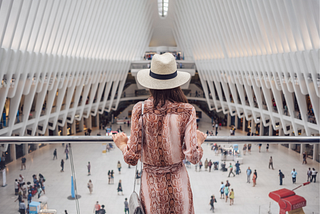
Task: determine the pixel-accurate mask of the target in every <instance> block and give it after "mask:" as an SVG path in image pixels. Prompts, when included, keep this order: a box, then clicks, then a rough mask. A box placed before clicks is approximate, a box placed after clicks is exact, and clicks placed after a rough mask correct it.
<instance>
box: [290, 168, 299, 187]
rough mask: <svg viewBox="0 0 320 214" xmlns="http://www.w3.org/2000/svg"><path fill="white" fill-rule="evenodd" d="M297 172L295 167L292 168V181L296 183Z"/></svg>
mask: <svg viewBox="0 0 320 214" xmlns="http://www.w3.org/2000/svg"><path fill="white" fill-rule="evenodd" d="M297 174H298V173H297V172H296V170H295V169H293V170H292V172H291V176H292V183H293V184H294V183H296V180H297Z"/></svg>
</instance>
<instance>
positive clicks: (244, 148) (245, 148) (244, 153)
mask: <svg viewBox="0 0 320 214" xmlns="http://www.w3.org/2000/svg"><path fill="white" fill-rule="evenodd" d="M246 151H247V144H244V145H243V155H246Z"/></svg>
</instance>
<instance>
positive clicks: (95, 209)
mask: <svg viewBox="0 0 320 214" xmlns="http://www.w3.org/2000/svg"><path fill="white" fill-rule="evenodd" d="M100 208H101V206H100V204H99V201H97V202H96V204H95V205H94V208H93V211H94V213H95V214H100V213H99V210H100Z"/></svg>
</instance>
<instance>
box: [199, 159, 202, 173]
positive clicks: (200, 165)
mask: <svg viewBox="0 0 320 214" xmlns="http://www.w3.org/2000/svg"><path fill="white" fill-rule="evenodd" d="M201 167H202V161H201V160H200V162H199V172H201Z"/></svg>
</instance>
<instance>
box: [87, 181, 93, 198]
mask: <svg viewBox="0 0 320 214" xmlns="http://www.w3.org/2000/svg"><path fill="white" fill-rule="evenodd" d="M87 187H88V189H89V192H90V195H91V194H92V191H93V184H92V181H91V180H89V182H88V184H87Z"/></svg>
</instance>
